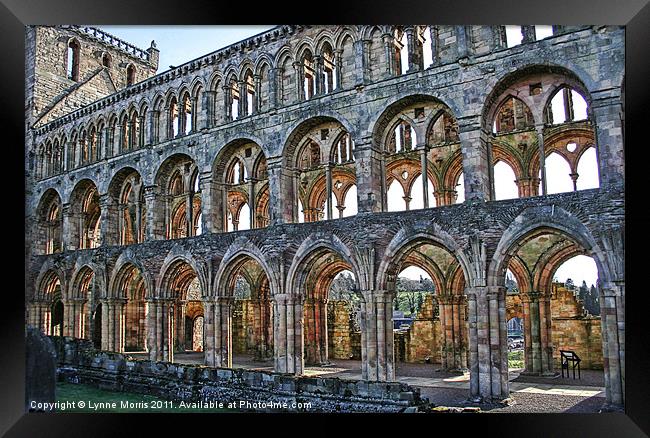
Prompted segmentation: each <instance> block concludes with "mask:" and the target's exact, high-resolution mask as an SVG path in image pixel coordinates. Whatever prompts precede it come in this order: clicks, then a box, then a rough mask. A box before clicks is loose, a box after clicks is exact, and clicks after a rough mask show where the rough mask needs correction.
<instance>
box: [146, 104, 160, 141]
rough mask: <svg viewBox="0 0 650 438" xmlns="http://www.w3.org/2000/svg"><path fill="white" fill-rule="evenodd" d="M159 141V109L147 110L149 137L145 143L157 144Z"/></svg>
mask: <svg viewBox="0 0 650 438" xmlns="http://www.w3.org/2000/svg"><path fill="white" fill-rule="evenodd" d="M158 142H160V111H157V110H151V111H149V139H148V141H147V142H146V143H147V144H151V145H154V144H157V143H158Z"/></svg>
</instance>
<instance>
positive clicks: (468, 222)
mask: <svg viewBox="0 0 650 438" xmlns="http://www.w3.org/2000/svg"><path fill="white" fill-rule="evenodd" d="M456 28H462V26H460V27H459V26H456ZM468 29H469V31H471V30H472V29H471V28H470V27H468ZM477 29H479V27H477ZM477 29H474V30H475V31H476V33H474V34H468V35H465V36H464V37H463V39H462V41H464V43H463V44H465V45H466V46H467V47H470V46H471V41H473V38H474V40H476V39H477V38H482V37H483V36H484V35H483V34H479V32H478V30H477ZM481 29H482V28H481ZM378 30H379V29H368V30H367V32H366V33H365V34H364V36H363V38H357V37H356V36H355V34H354V33H352V32H347V31H346V32H341V33H340V34H339V35H338V36H337V37H336V38H331V39H330V38H325V37H323V40H322V41H316V43H315V44H313V43H314V41H311V40H310V43H309V44H306V45H303V44H302V43H303V42H302V41H300V42H299V43H296V42H294V43H292V47H293V48H292V50H288V49H287V50H285V49H282V50H280V49H279V50H278V51H277V53H275V55H276V59H273V60H270V61H269V60H267V59H266V58H264V60H263V61H261V60H260V61H259V63H256V64H254V65H253V63H252V62H250V61H249V63H244V62H243V61H242V66H241V69H240V70H241V71H240V72H239V73H238V72H237V71H235V69H234V68H230V69H228V70H227V71H226V72H225V74H223V76H222V75H221V73H220V74H219V76H214V77H212V78H211V81H205V82H197V83H196V84H194V83H193V86H188V85H187V84H185V85H183V86H181V85H179V86H178V87H177V89H175V90H172V91H171V92H170V94H169V95H168V96H167V97H166V98H163V95H162V94H161V95H158V94H155V97H154V98H153V99H152V100H151V106H148V107H147V106H146V105H145V106H141V105H135V102H134V105H133V108H142V109H144V112H143V114H145V115H134V116H133V117H131V118H125V119H124V121H123V122H121V124H120V125H119V126H120V129H126V130H127V131H126V132H125V133H123V134H119V136H121V137H120V138H122V140H123V144H122V146H123V148H122V149H119V148H116V149H114V150H112V152H111V155H112V156H111V157H109V158H106V159H111V160H113V161H111V162H110V165H106V166H105V168H106V170H105V172H108V173H107V175H106V176H105V177H104V176H101V177H100V176H97V175H99V172H97V173H95V172H91V171H88V169H92V163H90V164H88V166H91V167H88V168H85V167H84V165H81V166H79V167H78V168H70V167H67V168H65V170H63V172H66V173H68V174H70V175H73V174H74V175H77V176H78V177H77V178H74V179H73V178H70V179H68V178H65V181H64V182H65V184H69V185H70V187H68V186H66V185H65V184H59V185H58V186H57V184H58V183H57V182H56V181H59V180H58V179H57V177H56V176H54V177H53V178H51V179H48V178H49V176H48V177H45V178H42V180H41V181H40V182H38V183H35V189H34V190H33V192H34V193H35V194H36V195H35V199H34V200H33V202H32V204H30V205H32V213H31V214H32V217H33V218H34V221H33V231H31V233H32V234H31V236H32V242H33V244H32V246H31V251H32V253H31V254H30V257H31V258H30V266H31V268H30V269H31V271H30V272H31V274H32V275H31V279H30V285H31V287H32V288H33V291H34V292H33V295H32V296H30V297H29V299H28V324H30V325H33V326H37V327H40V328H41V329H42V330H43V331H44V332H45V333H48V334H52V335H62V336H74V337H79V338H85V339H89V340H92V341H93V342H94V343H95V346H96V347H97V348H100V349H102V350H108V351H117V352H129V353H133V354H136V355H137V354H139V355H143V356H147V357H149V358H150V359H151V360H159V361H169V362H174V361H177V362H178V361H182V360H183V358H184V357H186V356H188V355H192V357H198V358H199V359H198V360H199V361H200V363H202V364H204V365H207V366H212V367H234V366H252V367H255V366H258V365H259V366H262V365H263V366H267V367H272V368H273V369H274V370H275V371H277V372H281V373H291V374H296V375H302V374H305V372H306V371H307V369H308V368H310V367H321V366H327V365H329V364H331V363H332V362H335V361H346V360H351V361H352V362H354V363H355V364H358V365H355V366H358V367H360V370H359V371H360V374H361V377H362V379H364V380H370V381H373V380H374V381H394V380H396V379H398V378H400V377H401V376H402V374H401V373H402V371H401V369H402V368H400V366H399V365H400V363H403V362H418V363H433V364H435V366H436V367H437V368H439V369H442V370H445V371H448V372H467V373H469V387H470V389H469V395H470V396H471V397H473V398H477V397H478V398H483V399H504V398H507V397H508V395H509V380H508V332H507V327H508V321H509V320H511V319H512V318H520V319H521V321H522V323H521V326H522V332H523V338H524V347H523V368H524V370H523V371H524V373H526V374H532V375H536V376H547V375H554V374H555V373H557V372H558V370H559V351H560V350H561V349H569V350H574V351H576V352H578V354H580V355H581V357H583V359H584V362H583V366H586V367H589V368H593V369H601V370H603V373H604V376H605V379H604V380H605V387H606V396H607V403H609V404H611V405H614V406H622V405H623V404H624V383H625V372H624V370H625V368H624V356H625V355H624V351H625V348H624V326H625V325H624V321H625V319H624V291H625V282H624V274H623V273H624V269H623V268H624V267H623V243H622V241H623V233H624V225H623V223H624V204H623V194H624V193H623V191H622V188H621V187H620V186H619V185H618V182H619V181H620V180H621V178H622V173H623V166H622V164H620V163H619V161H618V160H619V158H620V157H622V149H623V145H622V136H621V132H620V131H621V118H622V114H621V113H620V110H619V107H618V106H617V104H616V102H618V100H617V99H618V98H619V97H620V96H618V95H616V96H614V95H615V94H616V93H614V92H611V91H603V90H604V88H603V87H604V85H602V84H600V83H596V82H595V81H594V80H593V79H589V78H588V77H587V76H586V75H585V74H583V72H582V71H581V70H580V69H577V68H576V69H575V70H572V69H571V68H570V67H571V66H572V65H573V64H570V63H569V62H568V61H567V62H564V64H562V63H560V64H559V65H555V64H554V66H550V67H549V66H542V65H529V64H526V65H527V66H525V67H521V68H519V69H516V70H515V71H514V72H512V71H510V70H512V69H511V68H510V69H508V70H507V71H506V70H505V69H503V68H502V67H503V66H501V67H499V74H498V75H495V77H494V78H492V76H489V77H490V79H489V81H486V82H485V83H483V86H484V89H480V87H474V86H472V87H471V90H470V91H467V92H466V94H462V93H463V92H460V91H458V90H459V89H458V88H454V87H455V85H453V84H451V85H441V86H438V87H437V88H436V87H429V85H427V84H428V83H426V82H425V80H424V79H423V81H422V82H417V83H415V82H414V83H410V82H408V81H410V80H414V81H419V80H420V76H422V77H423V78H425V79H426V78H429V79H426V80H431V83H433V73H431V72H434V71H437V70H436V69H437V68H439V67H440V66H441V64H440V62H441V61H440V60H441V59H443V58H444V56H450V55H447V54H446V52H445V50H448V48H447V49H445V48H444V47H442V46H439V47H437V48H435V47H434V50H433V55H429V56H433V58H431V64H429V65H428V67H429V68H430V69H431V70H428V69H425V68H424V67H425V66H424V61H423V58H422V55H423V54H422V50H423V46H424V42H425V41H428V40H427V35H428V37H429V38H430V39H432V40H435V41H437V42H438V43H440V42H441V41H443V39H442V36H443V34H444V32H443V33H442V34H441V33H439V30H440V29H438V28H437V27H436V28H435V32H434V28H428V27H427V28H426V29H419V28H417V27H416V28H409V29H401V28H400V29H398V30H399V32H396V33H392V32H388V33H383V34H382V33H381V32H379V31H378ZM424 30H426V32H424ZM479 30H480V29H479ZM420 31H422V32H420ZM364 32H365V31H364ZM454 32H460V30H459V29H456V30H455V31H454ZM576 32H577V31H576ZM454 35H457V36H459V37H460V35H462V33H455V34H454ZM472 35H474V36H473V37H472ZM489 35H491V36H490V41H492V39H491V38H492V36H494V35H496V34H492V33H491V32H490V33H489ZM526 35H528V36H526ZM524 36H525V37H526V38H524V41H523V44H536V43H542V42H543V41H539V42H536V41H535V39H534V38H533V39H530V34H529V33H526V32H525V35H524ZM465 37H468V38H465ZM551 37H553V36H551ZM581 37H584V38H586V39H589V38H597V37H596V36H581ZM295 38H298V37H297V36H296V37H295ZM326 40H327V41H326ZM385 41H389V42H390V43H391V47H390V48H389V49H390V50H383V48H384V42H385ZM429 43H431V41H429ZM458 44H460V43H458ZM594 44H595V43H594ZM430 45H431V44H430ZM434 45H435V44H434ZM467 47H465V48H464V49H463V50H466V49H467ZM454 49H455V50H457V51H458V50H460V49H459V48H458V47H456V46H454ZM472 50H475V49H472ZM494 50H496V49H494ZM498 50H507V47H505V46H500V47H499V49H498ZM549 50H550V49H549ZM594 50H595V49H594ZM354 53H363V61H361V60H358V61H356V60H355V56H354ZM454 53H457V52H454ZM459 53H465V54H467V53H466V52H462V51H461V52H459ZM513 53H514V52H513ZM454 56H455V55H454ZM490 56H491V55H490ZM504 56H505V55H504ZM508 56H510V55H508ZM512 56H520V55H512ZM521 56H523V55H521ZM594 56H597V55H594ZM270 58H272V57H269V59H270ZM460 59H466V58H462V57H461V58H460ZM295 60H299V62H296V61H295ZM270 62H272V63H273V64H272V65H277V66H278V67H277V68H276V67H272V68H269V63H270ZM486 62H487V61H486ZM558 62H560V61H558ZM357 64H358V65H357ZM479 64H480V63H479ZM512 65H515V64H514V63H513V64H512ZM521 65H523V64H521ZM549 65H550V64H549ZM283 66H284V67H283ZM361 67H363V68H361ZM357 69H358V71H359V73H356V72H357ZM415 72H418V74H417V75H415V74H413V73H415ZM294 73H295V74H294ZM238 75H239V76H238ZM416 76H417V77H416ZM238 77H241V80H239V79H238ZM587 79H589V80H587ZM269 81H276V82H269ZM364 81H365V82H364ZM391 81H395V82H394V83H393V82H391ZM399 81H404V82H403V83H401V82H399ZM611 82H612V81H607V83H608V84H610V85H611ZM382 83H388V84H389V85H390V84H392V85H390V86H392V87H393V88H392V89H391V90H392V91H390V93H389V92H387V91H384V89H382V88H380V84H382ZM363 84H365V85H363ZM423 84H425V85H423ZM355 85H357V90H356V91H355V90H354V89H353V88H352V87H354V86H355ZM364 87H365V88H364ZM434 88H435V90H434ZM351 89H352V91H354V93H355V95H358V96H362V97H355V95H353V94H351V93H352V91H350V90H351ZM395 90H400V91H399V92H398V91H395ZM402 90H404V91H402ZM468 90H469V88H468ZM607 90H611V87H609V88H607ZM610 92H611V93H613V94H612V95H609V94H608V95H607V96H605V94H607V93H610ZM336 93H342V94H339V95H337V94H336ZM373 93H374V94H373ZM382 93H389V94H388V95H386V96H384V95H383V94H382ZM343 94H345V96H344V97H341V96H343ZM134 96H135V97H134V99H135V98H137V96H138V94H137V93H135V95H134ZM177 96H178V97H177ZM205 96H207V97H205ZM377 96H378V97H377ZM358 98H359V99H361V98H363V99H367V101H357V100H355V99H358ZM322 99H329V100H322ZM346 100H349V101H350V102H345V101H346ZM375 100H376V101H377V103H375ZM341 101H343V102H344V103H345V105H344V104H343V103H339V102H341ZM323 102H332V103H331V105H332V108H334V109H331V110H330V109H328V105H327V104H325V103H323ZM360 102H361V103H360ZM291 105H294V106H295V107H291ZM337 105H338V106H337ZM283 106H284V107H286V108H284V107H283ZM347 107H355V108H357V109H356V110H355V112H349V111H350V110H349V109H345V108H347ZM147 108H151V109H150V110H148V109H147ZM154 108H155V109H154ZM291 108H293V109H291ZM270 109H273V112H269V111H270ZM294 110H295V111H297V112H296V113H290V112H289V111H294ZM298 111H299V112H298ZM346 111H348V112H346ZM221 112H223V113H224V114H221ZM150 113H155V114H150ZM133 114H135V113H133ZM143 117H147V122H146V123H145V121H144V119H143ZM148 117H152V119H151V120H149V118H148ZM107 120H110V119H107ZM125 127H126V128H125ZM87 132H90V131H87ZM109 137H110V136H109ZM57 140H58V141H59V143H57V144H61V141H62V139H61V138H58V139H57ZM106 140H107V137H102V141H103V142H104V144H103V145H98V146H97V147H100V149H101V148H104V149H105V148H106V144H105V142H106ZM49 141H50V142H52V144H54V139H49ZM86 143H88V142H85V143H84V144H86ZM92 144H94V143H92ZM94 147H95V146H93V148H92V151H90V152H88V154H89V157H95V156H102V155H101V154H100V155H97V153H96V152H94V151H95V149H94ZM127 152H128V153H127ZM84 153H85V152H84ZM123 153H124V154H126V155H123V156H122V155H121V154H123ZM104 154H105V151H104ZM128 154H132V155H128ZM82 155H83V154H82ZM103 156H104V157H106V155H103ZM134 157H137V158H138V159H137V160H136V159H134ZM74 159H75V158H73V160H74ZM93 159H94V158H88V160H87V161H89V162H92V161H93ZM99 159H103V158H99ZM84 160H85V159H79V162H81V161H84ZM84 163H85V161H84ZM50 167H51V168H53V169H54V168H56V169H58V167H56V166H50ZM50 167H48V168H50ZM50 176H51V175H50ZM494 201H498V202H494ZM578 255H583V256H589V257H591V259H592V260H593V262H594V263H595V265H596V266H597V271H598V282H597V283H596V285H595V286H596V290H597V293H598V297H599V298H598V301H599V305H600V309H601V312H600V315H594V314H590V313H589V312H587V311H586V310H585V309H584V304H583V303H582V302H581V300H580V299H579V298H577V297H576V295H575V294H574V293H573V292H574V291H573V290H571V289H570V288H568V287H566V286H564V285H562V284H560V283H558V282H555V281H554V279H555V274H556V272H557V270H558V269H559V268H560V267H561V266H562V264H563V263H565V262H567V261H568V260H570V259H572V258H574V257H576V256H578ZM414 269H416V270H417V271H418V272H421V273H422V274H421V276H420V280H419V284H420V285H424V284H426V285H427V286H426V288H425V287H424V286H422V287H420V286H414V287H415V289H414V288H411V289H408V290H406V289H404V285H405V284H407V283H408V282H406V281H404V280H403V279H404V278H405V277H404V275H405V274H404V273H405V272H409V270H411V271H412V270H414ZM506 277H512V279H513V281H514V283H515V284H516V287H515V288H514V289H513V288H509V289H508V290H507V288H506V286H507V281H506ZM425 280H426V281H425ZM411 283H416V281H412V282H411ZM408 284H410V283H408ZM417 287H420V289H417ZM415 292H417V297H418V298H415V299H414V300H415V301H413V302H416V303H417V304H415V305H413V306H411V307H409V306H406V307H404V306H405V305H404V304H401V303H402V302H408V300H409V299H412V297H411V298H409V297H407V296H406V295H404V294H407V295H408V293H415ZM413 296H416V295H413ZM418 300H419V301H418ZM405 309H408V310H409V311H408V312H405ZM405 313H406V314H405ZM407 319H408V321H406V320H407ZM398 320H399V321H398ZM402 320H403V321H402ZM400 321H402V322H405V321H406V322H405V323H404V324H402V323H401V322H400ZM190 352H193V353H190Z"/></svg>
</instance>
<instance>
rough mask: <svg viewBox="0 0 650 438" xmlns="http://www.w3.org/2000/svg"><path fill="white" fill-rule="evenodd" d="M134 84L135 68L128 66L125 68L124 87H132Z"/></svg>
mask: <svg viewBox="0 0 650 438" xmlns="http://www.w3.org/2000/svg"><path fill="white" fill-rule="evenodd" d="M134 83H135V66H134V65H133V64H129V66H128V67H127V68H126V86H127V87H128V86H130V85H133V84H134Z"/></svg>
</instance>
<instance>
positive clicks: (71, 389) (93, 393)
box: [56, 382, 234, 413]
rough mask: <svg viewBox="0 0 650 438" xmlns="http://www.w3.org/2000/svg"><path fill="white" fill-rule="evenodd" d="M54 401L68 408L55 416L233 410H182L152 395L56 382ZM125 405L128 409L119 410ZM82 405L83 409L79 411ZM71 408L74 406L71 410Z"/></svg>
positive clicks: (184, 408)
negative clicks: (79, 413) (99, 406)
mask: <svg viewBox="0 0 650 438" xmlns="http://www.w3.org/2000/svg"><path fill="white" fill-rule="evenodd" d="M56 401H57V402H59V403H64V402H68V403H67V405H68V408H67V409H65V410H60V409H59V410H58V411H57V412H131V413H135V412H153V413H155V412H167V413H185V412H233V411H234V409H225V408H224V409H219V408H212V409H210V408H207V407H206V408H199V407H195V408H192V407H182V406H181V405H180V402H179V401H169V400H165V399H162V398H159V397H154V396H152V395H145V394H136V393H132V392H116V391H107V390H102V389H98V388H95V387H93V386H90V385H83V384H78V385H77V384H72V383H63V382H59V383H57V384H56ZM124 402H126V403H129V405H130V406H122V404H123V403H124ZM80 403H83V407H80V406H79V405H80ZM98 403H102V404H107V403H110V404H113V403H114V404H115V405H116V406H115V407H111V406H105V405H104V406H102V407H101V408H95V406H96V404H98ZM72 404H74V406H71V405H72Z"/></svg>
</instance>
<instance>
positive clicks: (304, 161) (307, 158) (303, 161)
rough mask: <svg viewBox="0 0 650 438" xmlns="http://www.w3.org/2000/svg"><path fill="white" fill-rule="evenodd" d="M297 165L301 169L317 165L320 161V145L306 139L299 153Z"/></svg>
mask: <svg viewBox="0 0 650 438" xmlns="http://www.w3.org/2000/svg"><path fill="white" fill-rule="evenodd" d="M299 157H300V158H299V159H298V167H299V168H300V169H301V170H306V169H312V168H314V167H318V166H319V165H320V163H321V157H320V146H319V145H318V143H316V142H315V141H308V142H307V143H306V144H305V145H304V146H303V147H302V151H301V153H300V155H299Z"/></svg>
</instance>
